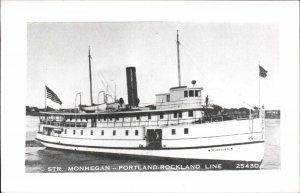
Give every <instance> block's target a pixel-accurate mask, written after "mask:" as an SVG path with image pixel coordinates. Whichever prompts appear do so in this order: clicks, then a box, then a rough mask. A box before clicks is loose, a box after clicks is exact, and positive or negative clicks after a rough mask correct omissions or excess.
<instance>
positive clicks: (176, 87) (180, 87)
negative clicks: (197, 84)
mask: <svg viewBox="0 0 300 193" xmlns="http://www.w3.org/2000/svg"><path fill="white" fill-rule="evenodd" d="M178 88H187V86H177V87H171V88H170V90H172V89H178Z"/></svg>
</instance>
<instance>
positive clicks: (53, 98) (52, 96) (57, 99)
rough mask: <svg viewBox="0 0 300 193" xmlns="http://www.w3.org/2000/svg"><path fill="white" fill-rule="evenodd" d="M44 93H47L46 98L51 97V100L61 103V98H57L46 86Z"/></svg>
mask: <svg viewBox="0 0 300 193" xmlns="http://www.w3.org/2000/svg"><path fill="white" fill-rule="evenodd" d="M46 94H47V98H48V99H51V100H52V101H53V102H55V103H58V104H60V105H61V104H62V102H61V100H60V99H59V98H58V96H57V95H56V94H55V93H54V92H53V91H52V90H51V89H50V88H48V87H47V86H46Z"/></svg>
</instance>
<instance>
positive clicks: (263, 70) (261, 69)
mask: <svg viewBox="0 0 300 193" xmlns="http://www.w3.org/2000/svg"><path fill="white" fill-rule="evenodd" d="M267 73H268V71H266V70H265V69H264V68H263V67H261V66H259V76H260V77H263V78H265V77H267Z"/></svg>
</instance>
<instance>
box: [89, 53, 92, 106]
mask: <svg viewBox="0 0 300 193" xmlns="http://www.w3.org/2000/svg"><path fill="white" fill-rule="evenodd" d="M91 58H92V57H91V52H90V47H89V71H90V97H91V105H93V95H92V93H93V91H92V70H91Z"/></svg>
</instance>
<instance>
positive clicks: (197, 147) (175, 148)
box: [36, 138, 264, 150]
mask: <svg viewBox="0 0 300 193" xmlns="http://www.w3.org/2000/svg"><path fill="white" fill-rule="evenodd" d="M36 140H38V141H40V142H43V143H50V144H57V145H63V146H73V147H87V148H103V149H141V150H178V149H202V148H214V147H224V146H237V145H247V144H254V143H264V141H252V142H244V143H231V144H220V145H209V146H195V147H173V148H161V149H147V148H140V147H105V146H82V145H74V144H65V143H55V142H49V141H44V140H41V139H38V138H36Z"/></svg>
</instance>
